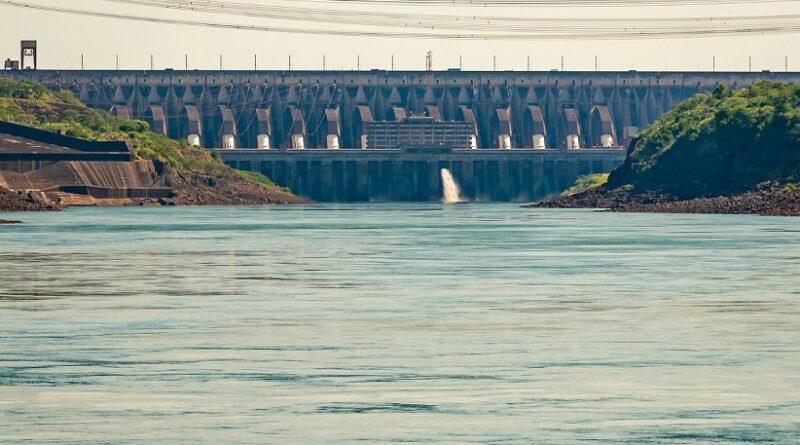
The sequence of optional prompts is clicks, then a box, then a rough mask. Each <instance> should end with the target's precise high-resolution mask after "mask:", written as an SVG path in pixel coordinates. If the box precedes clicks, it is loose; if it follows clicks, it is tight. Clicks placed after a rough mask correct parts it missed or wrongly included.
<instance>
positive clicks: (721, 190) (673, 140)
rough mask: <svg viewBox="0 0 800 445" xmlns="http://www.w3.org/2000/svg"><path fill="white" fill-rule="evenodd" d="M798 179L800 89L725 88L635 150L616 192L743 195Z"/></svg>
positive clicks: (663, 121)
mask: <svg viewBox="0 0 800 445" xmlns="http://www.w3.org/2000/svg"><path fill="white" fill-rule="evenodd" d="M798 177H800V84H778V83H772V82H761V83H757V84H755V85H753V86H751V87H749V88H745V89H740V90H736V91H731V90H730V89H729V88H727V87H724V86H720V87H718V88H717V89H716V90H715V91H714V92H713V93H710V94H698V95H696V96H694V97H692V98H690V99H688V100H686V101H684V102H682V103H680V104H678V105H677V106H675V107H674V108H673V109H672V110H670V111H669V112H667V113H666V114H665V115H664V116H662V117H661V118H659V119H658V120H657V121H656V122H655V123H653V125H652V126H651V127H650V128H648V129H647V130H645V131H643V132H642V134H641V135H639V136H638V137H637V138H636V139H635V140H634V141H633V143H632V144H631V147H630V149H629V152H628V158H627V159H626V161H625V163H624V164H623V165H622V166H621V167H620V168H618V169H617V170H616V171H614V172H613V173H612V174H611V175H610V177H609V180H608V186H609V187H610V188H619V187H621V186H625V185H628V186H632V187H633V188H634V189H636V190H662V191H668V192H672V193H675V194H677V195H680V196H704V195H719V194H730V193H737V192H741V191H743V190H747V189H748V188H750V187H753V186H754V185H756V184H758V183H761V182H763V181H767V180H773V179H778V180H797V178H798Z"/></svg>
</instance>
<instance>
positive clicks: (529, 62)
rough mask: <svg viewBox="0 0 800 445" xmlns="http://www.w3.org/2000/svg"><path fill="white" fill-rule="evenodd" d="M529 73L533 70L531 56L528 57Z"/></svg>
mask: <svg viewBox="0 0 800 445" xmlns="http://www.w3.org/2000/svg"><path fill="white" fill-rule="evenodd" d="M527 66H528V71H530V70H531V56H528V65H527Z"/></svg>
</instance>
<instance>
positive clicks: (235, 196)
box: [0, 79, 304, 210]
mask: <svg viewBox="0 0 800 445" xmlns="http://www.w3.org/2000/svg"><path fill="white" fill-rule="evenodd" d="M0 120H4V121H8V122H13V123H17V124H22V125H28V126H32V127H36V128H40V129H43V130H48V131H54V132H58V131H61V132H64V133H65V134H67V135H69V136H75V137H79V138H84V139H89V140H125V141H128V142H129V143H130V144H131V146H132V147H133V148H134V150H135V153H136V156H137V157H138V158H140V159H148V160H153V161H160V162H163V163H165V164H167V165H169V166H170V167H171V168H172V170H173V171H174V174H175V177H176V182H177V183H176V184H175V192H176V196H175V198H174V199H172V200H170V203H172V204H176V205H259V204H286V203H298V202H303V201H304V200H303V199H301V198H299V197H297V196H295V195H293V194H292V193H291V192H290V191H288V190H285V189H283V188H280V187H278V186H276V185H275V184H273V183H272V182H271V181H270V180H269V179H268V178H266V177H265V176H263V175H260V174H257V173H252V172H241V171H238V170H234V169H231V168H230V167H228V166H226V165H225V164H224V163H223V162H222V161H221V160H219V159H218V158H217V157H216V156H215V153H213V152H209V151H206V150H203V149H200V148H196V147H192V146H190V145H189V144H188V143H186V142H183V141H177V140H174V139H169V138H167V137H165V136H161V135H158V134H155V133H153V132H151V131H150V130H149V127H148V125H147V123H145V122H142V121H137V120H129V121H126V120H121V119H118V118H116V117H114V116H111V115H109V114H108V113H105V112H103V111H99V110H94V109H91V108H88V107H86V106H85V105H83V104H82V103H80V102H79V101H78V100H77V99H76V98H75V97H74V95H73V94H72V93H71V92H68V91H52V90H48V89H47V88H45V87H44V86H42V85H40V84H36V83H30V82H13V81H9V80H5V79H0ZM17 208H18V209H19V210H26V209H27V208H29V207H19V206H18V207H17ZM0 210H2V209H0Z"/></svg>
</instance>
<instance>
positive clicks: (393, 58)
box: [392, 54, 394, 71]
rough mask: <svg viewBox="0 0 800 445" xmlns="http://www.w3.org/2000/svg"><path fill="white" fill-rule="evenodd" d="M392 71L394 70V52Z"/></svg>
mask: <svg viewBox="0 0 800 445" xmlns="http://www.w3.org/2000/svg"><path fill="white" fill-rule="evenodd" d="M392 71H394V54H392Z"/></svg>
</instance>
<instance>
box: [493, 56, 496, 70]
mask: <svg viewBox="0 0 800 445" xmlns="http://www.w3.org/2000/svg"><path fill="white" fill-rule="evenodd" d="M492 71H497V56H492Z"/></svg>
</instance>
